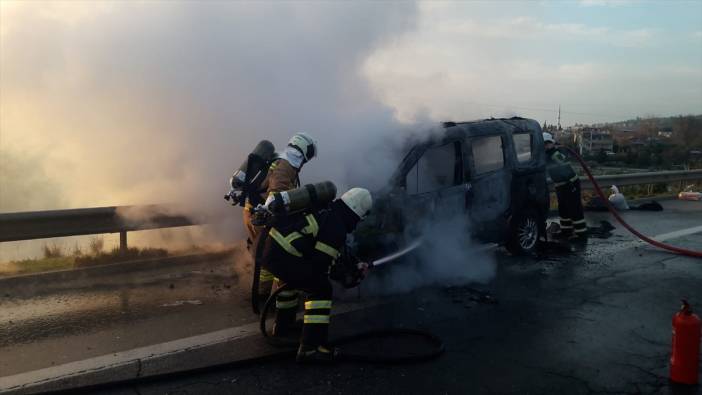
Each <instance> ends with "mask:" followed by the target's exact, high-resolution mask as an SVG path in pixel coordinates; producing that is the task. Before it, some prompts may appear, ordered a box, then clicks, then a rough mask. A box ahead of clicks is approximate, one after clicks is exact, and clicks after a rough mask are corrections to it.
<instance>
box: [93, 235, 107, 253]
mask: <svg viewBox="0 0 702 395" xmlns="http://www.w3.org/2000/svg"><path fill="white" fill-rule="evenodd" d="M104 247H105V240H103V239H102V237H91V238H90V244H89V248H90V252H91V253H92V254H93V255H100V254H101V253H102V249H103V248H104Z"/></svg>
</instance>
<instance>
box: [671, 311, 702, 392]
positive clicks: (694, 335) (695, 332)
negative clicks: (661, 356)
mask: <svg viewBox="0 0 702 395" xmlns="http://www.w3.org/2000/svg"><path fill="white" fill-rule="evenodd" d="M701 331H702V324H701V321H700V317H698V316H697V315H696V314H692V308H691V307H690V304H689V303H687V300H683V301H682V307H681V308H680V311H678V312H677V313H675V316H673V351H672V354H671V356H670V380H671V381H673V382H676V383H682V384H697V377H698V372H699V364H700V336H701V334H700V333H701Z"/></svg>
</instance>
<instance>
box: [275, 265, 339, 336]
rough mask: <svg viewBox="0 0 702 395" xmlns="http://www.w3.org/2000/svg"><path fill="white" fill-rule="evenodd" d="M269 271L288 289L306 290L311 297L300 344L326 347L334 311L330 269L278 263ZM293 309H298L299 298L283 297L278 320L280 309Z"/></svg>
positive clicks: (277, 309) (288, 295) (308, 299)
mask: <svg viewBox="0 0 702 395" xmlns="http://www.w3.org/2000/svg"><path fill="white" fill-rule="evenodd" d="M268 270H269V271H271V272H272V273H273V274H274V275H275V276H276V278H278V279H280V281H281V282H283V283H285V284H287V285H288V287H292V288H294V289H299V290H303V291H305V292H306V293H307V294H308V296H307V299H306V300H305V315H304V318H303V326H302V340H301V343H302V344H303V345H310V346H326V345H327V342H328V337H329V318H330V316H331V308H332V286H331V283H330V282H329V276H328V274H327V272H328V268H327V267H320V266H317V265H314V264H311V263H305V262H304V261H302V260H301V259H294V260H282V259H277V260H275V261H272V262H271V263H270V264H269V265H268ZM292 292H293V293H294V292H295V291H292ZM284 293H285V291H284ZM293 297H294V299H293ZM279 301H280V304H279V303H278V302H279ZM293 304H294V305H293ZM293 307H294V308H297V294H294V295H293V294H286V295H285V296H284V297H283V295H282V294H281V295H280V297H279V299H277V300H276V317H277V316H278V315H280V313H282V312H280V309H281V308H293Z"/></svg>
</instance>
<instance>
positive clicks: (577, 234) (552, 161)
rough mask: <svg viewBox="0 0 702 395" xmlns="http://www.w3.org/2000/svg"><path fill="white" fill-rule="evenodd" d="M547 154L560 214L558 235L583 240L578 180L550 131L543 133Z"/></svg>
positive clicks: (582, 218)
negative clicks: (559, 231)
mask: <svg viewBox="0 0 702 395" xmlns="http://www.w3.org/2000/svg"><path fill="white" fill-rule="evenodd" d="M543 137H544V148H545V149H546V156H547V163H546V166H547V169H548V175H549V177H550V178H551V180H552V181H553V184H554V186H555V187H556V197H557V199H558V215H559V216H560V225H561V233H560V234H559V236H560V237H563V238H568V239H571V240H585V238H586V232H587V224H586V223H585V215H584V214H583V204H582V200H581V199H582V198H581V195H580V180H579V179H578V175H577V174H575V171H574V170H573V167H572V166H571V165H570V164H569V163H568V159H567V158H566V156H565V155H564V154H563V153H562V152H561V151H559V150H558V148H556V142H555V140H554V139H553V135H551V133H545V132H544V133H543Z"/></svg>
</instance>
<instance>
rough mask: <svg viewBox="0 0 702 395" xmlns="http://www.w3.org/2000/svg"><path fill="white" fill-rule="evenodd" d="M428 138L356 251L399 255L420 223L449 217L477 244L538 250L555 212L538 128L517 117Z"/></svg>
mask: <svg viewBox="0 0 702 395" xmlns="http://www.w3.org/2000/svg"><path fill="white" fill-rule="evenodd" d="M429 134H430V136H429V137H427V138H426V139H424V140H420V141H419V142H417V143H415V144H413V145H412V146H411V147H410V148H409V152H408V153H407V155H406V156H405V158H404V159H403V160H402V161H401V163H400V164H399V166H398V168H397V170H396V171H395V173H394V175H393V176H392V177H391V180H390V183H389V185H388V187H387V188H385V189H384V190H383V191H381V192H379V193H377V194H376V197H375V199H376V203H375V206H374V210H373V211H374V213H373V215H372V216H371V217H370V218H369V219H368V220H367V221H365V223H364V225H363V226H362V227H361V228H359V229H358V231H357V232H356V234H355V235H354V236H355V239H356V243H357V253H358V254H359V255H360V256H363V257H366V258H370V257H372V256H379V255H381V254H382V253H388V252H390V251H392V250H397V249H399V248H402V245H403V244H406V243H408V242H409V240H408V239H411V238H412V237H414V236H413V234H414V235H417V234H419V233H421V231H422V230H421V229H419V228H421V226H416V225H417V224H421V223H426V222H430V221H441V220H443V219H445V218H447V217H448V218H453V219H455V218H465V220H466V221H465V223H466V226H465V229H466V231H467V232H469V233H470V235H471V236H472V238H473V239H476V240H479V241H481V242H487V243H498V244H502V245H504V246H506V247H507V249H508V250H509V251H510V252H512V253H514V254H524V253H531V252H532V251H534V250H535V248H536V246H537V243H538V242H539V240H540V239H541V238H542V236H543V235H545V221H546V215H547V212H548V207H549V196H548V188H547V184H546V155H545V152H544V148H543V137H542V131H541V127H540V126H539V124H538V123H537V122H536V121H534V120H530V119H524V118H516V117H515V118H509V119H486V120H482V121H474V122H445V123H444V124H443V125H442V128H441V130H439V131H438V132H434V133H429ZM413 228H416V229H413ZM450 231H455V230H450Z"/></svg>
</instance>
